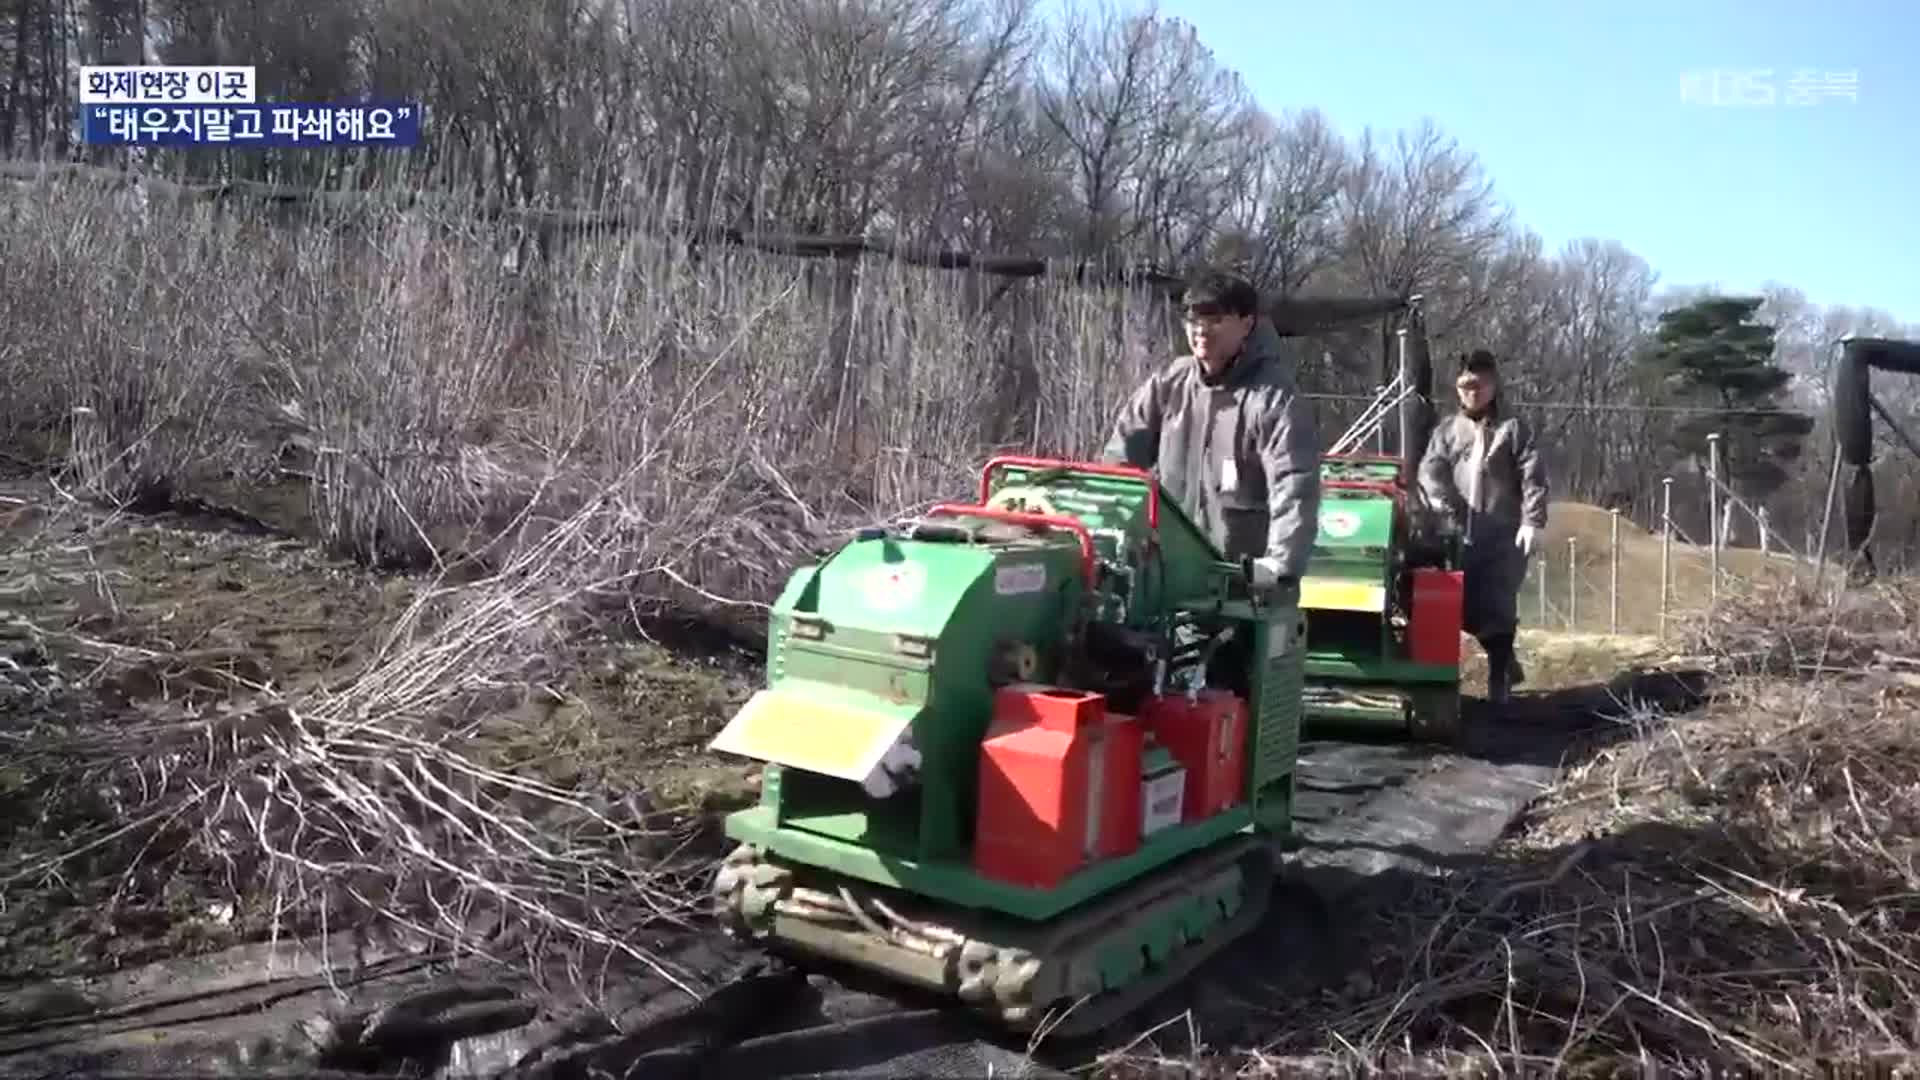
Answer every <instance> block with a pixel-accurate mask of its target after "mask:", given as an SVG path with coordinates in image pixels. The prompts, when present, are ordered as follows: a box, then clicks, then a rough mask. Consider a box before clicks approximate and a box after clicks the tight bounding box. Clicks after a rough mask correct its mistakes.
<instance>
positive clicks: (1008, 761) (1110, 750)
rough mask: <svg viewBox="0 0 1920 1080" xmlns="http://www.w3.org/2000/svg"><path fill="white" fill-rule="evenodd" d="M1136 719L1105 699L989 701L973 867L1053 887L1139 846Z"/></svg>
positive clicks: (1019, 692) (1056, 692)
mask: <svg viewBox="0 0 1920 1080" xmlns="http://www.w3.org/2000/svg"><path fill="white" fill-rule="evenodd" d="M1141 741H1142V732H1141V729H1140V726H1139V725H1138V724H1137V723H1136V722H1135V721H1134V718H1133V717H1130V716H1123V715H1119V714H1109V713H1108V712H1107V711H1106V698H1105V697H1104V696H1103V695H1100V694H1091V693H1086V692H1083V691H1079V690H1070V689H1065V688H1060V687H1048V686H1032V685H1021V686H1010V687H1006V688H1003V689H1001V690H1000V691H999V692H998V693H997V694H996V695H995V698H994V719H993V723H992V726H991V727H990V728H989V730H988V732H987V737H986V739H985V740H984V741H983V742H982V743H981V747H980V777H979V787H978V802H977V807H978V809H977V811H976V814H975V820H974V839H973V863H974V869H975V870H977V871H978V872H979V873H981V874H982V875H984V876H986V877H991V878H994V879H996V880H999V881H1006V882H1011V883H1014V884H1018V885H1027V886H1032V887H1034V888H1052V887H1054V886H1056V885H1059V884H1060V883H1061V882H1062V881H1064V880H1066V878H1067V877H1068V876H1070V875H1071V874H1073V873H1074V872H1075V871H1076V870H1079V869H1080V868H1081V867H1083V866H1085V865H1086V864H1087V863H1089V862H1092V861H1095V860H1098V859H1104V858H1112V857H1114V856H1117V855H1126V854H1129V853H1131V852H1132V851H1133V850H1135V849H1136V848H1137V847H1138V846H1139V843H1140V813H1141V810H1140V744H1141Z"/></svg>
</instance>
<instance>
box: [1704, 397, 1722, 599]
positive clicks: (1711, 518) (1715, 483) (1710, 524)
mask: <svg viewBox="0 0 1920 1080" xmlns="http://www.w3.org/2000/svg"><path fill="white" fill-rule="evenodd" d="M1707 573H1708V575H1709V576H1710V577H1711V578H1712V580H1711V581H1710V582H1709V585H1708V593H1707V597H1708V599H1710V600H1712V601H1713V602H1715V603H1718V602H1719V600H1720V433H1719V432H1717V431H1716V432H1714V433H1713V434H1711V435H1709V436H1707Z"/></svg>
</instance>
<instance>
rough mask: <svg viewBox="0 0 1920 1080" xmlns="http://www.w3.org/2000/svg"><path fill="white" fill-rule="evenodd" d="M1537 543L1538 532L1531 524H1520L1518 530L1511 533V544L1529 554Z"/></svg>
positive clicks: (1538, 541)
mask: <svg viewBox="0 0 1920 1080" xmlns="http://www.w3.org/2000/svg"><path fill="white" fill-rule="evenodd" d="M1539 545H1540V533H1539V531H1538V530H1536V529H1535V528H1534V527H1533V526H1531V525H1522V526H1520V530H1519V531H1518V532H1516V533H1514V534H1513V546H1514V547H1517V548H1519V549H1520V550H1521V551H1523V552H1525V553H1526V554H1527V555H1529V556H1531V555H1532V554H1533V549H1534V548H1536V547H1538V546H1539Z"/></svg>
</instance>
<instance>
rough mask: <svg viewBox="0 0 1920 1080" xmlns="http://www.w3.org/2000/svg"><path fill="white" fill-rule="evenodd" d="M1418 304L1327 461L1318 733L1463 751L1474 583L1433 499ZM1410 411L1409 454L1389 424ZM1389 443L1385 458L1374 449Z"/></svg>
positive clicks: (1315, 588) (1312, 676) (1307, 581)
mask: <svg viewBox="0 0 1920 1080" xmlns="http://www.w3.org/2000/svg"><path fill="white" fill-rule="evenodd" d="M1417 301H1418V298H1417V297H1416V298H1415V299H1414V301H1413V302H1410V304H1409V306H1408V310H1407V319H1406V321H1405V324H1404V325H1403V326H1402V327H1401V328H1400V330H1399V334H1398V339H1399V348H1398V350H1397V363H1394V364H1388V363H1386V362H1385V360H1386V356H1387V354H1385V353H1384V352H1383V364H1382V367H1383V369H1386V368H1389V367H1391V368H1393V369H1395V370H1393V371H1392V373H1391V376H1390V377H1389V376H1387V375H1386V373H1385V371H1384V370H1383V378H1382V386H1381V388H1380V390H1379V391H1378V392H1377V393H1376V394H1375V396H1374V398H1373V400H1372V401H1371V402H1370V403H1369V404H1368V405H1367V406H1366V408H1365V409H1364V410H1362V412H1361V414H1360V416H1359V417H1358V418H1357V419H1356V420H1355V421H1354V422H1353V424H1352V425H1351V426H1350V427H1348V428H1347V429H1346V431H1344V432H1343V433H1342V434H1341V435H1340V436H1339V437H1338V438H1337V439H1335V440H1334V441H1333V442H1332V444H1331V445H1330V446H1329V447H1328V449H1327V451H1326V453H1325V455H1324V456H1323V458H1322V462H1321V467H1320V486H1321V503H1320V521H1319V534H1318V536H1317V538H1316V539H1315V542H1314V547H1313V555H1312V557H1311V558H1310V560H1309V561H1308V564H1307V573H1306V575H1305V577H1304V578H1303V579H1302V580H1301V586H1300V607H1301V608H1302V610H1303V611H1304V612H1305V613H1306V616H1307V644H1306V656H1305V660H1304V665H1305V677H1306V691H1305V697H1304V700H1303V702H1302V720H1303V724H1304V725H1305V727H1306V729H1307V730H1308V732H1310V733H1312V734H1315V735H1320V734H1334V735H1360V734H1366V735H1372V736H1376V737H1377V736H1385V737H1389V738H1405V739H1413V740H1418V741H1423V742H1437V743H1449V744H1451V743H1456V742H1457V741H1458V740H1459V739H1460V738H1461V736H1462V735H1463V734H1464V732H1463V730H1462V726H1461V709H1460V704H1461V697H1460V661H1461V651H1460V645H1461V636H1460V627H1461V619H1462V615H1463V613H1464V602H1465V596H1464V593H1465V575H1464V573H1463V572H1462V569H1461V550H1460V542H1459V538H1458V537H1457V536H1454V535H1452V534H1451V533H1450V532H1449V531H1448V530H1447V529H1446V528H1445V527H1444V524H1443V518H1442V517H1441V516H1440V515H1437V514H1435V513H1432V512H1431V511H1430V510H1429V509H1428V508H1427V507H1426V506H1425V505H1424V502H1423V500H1422V498H1421V494H1420V485H1419V477H1418V470H1419V465H1420V458H1421V456H1422V455H1423V453H1424V452H1425V449H1426V445H1427V441H1428V438H1429V436H1430V435H1431V434H1432V431H1433V420H1434V410H1433V405H1432V384H1433V364H1432V360H1431V356H1430V353H1429V350H1428V342H1427V339H1426V334H1425V331H1424V328H1423V326H1422V322H1421V319H1420V312H1419V307H1418V303H1417ZM1395 412H1397V413H1398V418H1399V432H1398V438H1397V439H1396V440H1395V441H1396V442H1397V443H1398V449H1399V451H1400V452H1399V453H1397V454H1388V453H1385V452H1384V444H1385V442H1386V440H1385V439H1384V438H1383V437H1382V427H1383V424H1384V422H1385V420H1386V419H1387V417H1388V416H1389V415H1391V414H1393V413H1395ZM1369 441H1376V445H1377V446H1379V447H1380V448H1381V450H1382V452H1377V453H1363V452H1361V451H1360V447H1362V446H1364V445H1366V444H1367V443H1368V442H1369Z"/></svg>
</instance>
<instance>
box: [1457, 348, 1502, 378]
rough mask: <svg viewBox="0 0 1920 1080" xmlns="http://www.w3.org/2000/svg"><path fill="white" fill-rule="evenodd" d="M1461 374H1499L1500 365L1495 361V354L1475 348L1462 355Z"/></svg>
mask: <svg viewBox="0 0 1920 1080" xmlns="http://www.w3.org/2000/svg"><path fill="white" fill-rule="evenodd" d="M1459 373H1460V374H1461V375H1498V374H1500V366H1499V365H1498V364H1496V363H1494V360H1493V354H1492V353H1491V352H1488V351H1487V350H1485V349H1475V350H1473V352H1471V353H1462V354H1461V356H1460V372H1459Z"/></svg>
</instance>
